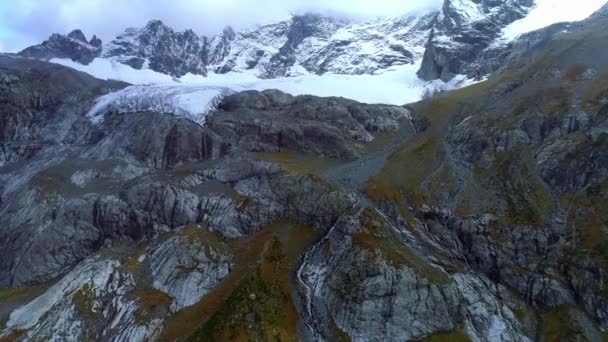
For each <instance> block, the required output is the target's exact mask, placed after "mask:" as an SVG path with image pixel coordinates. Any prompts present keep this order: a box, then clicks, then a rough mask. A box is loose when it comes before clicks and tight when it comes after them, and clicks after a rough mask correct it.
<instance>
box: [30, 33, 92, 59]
mask: <svg viewBox="0 0 608 342" xmlns="http://www.w3.org/2000/svg"><path fill="white" fill-rule="evenodd" d="M101 50H102V42H101V40H100V39H99V38H97V36H93V38H91V40H90V41H87V38H86V36H85V35H84V33H82V31H80V30H74V31H72V32H70V33H69V34H67V35H61V34H53V35H51V36H50V37H49V39H48V40H47V41H45V42H43V43H42V44H40V45H35V46H31V47H29V48H27V49H25V50H23V51H21V52H20V53H19V54H20V55H21V56H23V57H28V58H36V59H42V60H50V59H53V58H69V59H71V60H73V61H75V62H78V63H82V64H89V63H91V62H92V61H93V60H94V59H95V58H97V57H99V56H100V55H101Z"/></svg>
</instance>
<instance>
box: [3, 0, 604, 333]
mask: <svg viewBox="0 0 608 342" xmlns="http://www.w3.org/2000/svg"><path fill="white" fill-rule="evenodd" d="M475 3H476V4H479V5H480V6H482V4H486V2H485V1H479V2H475ZM502 3H503V2H498V1H495V2H490V1H488V2H487V4H488V5H490V4H494V5H496V6H499V7H500V4H502ZM480 8H481V7H480ZM438 17H440V16H439V15H438V14H437V15H436V16H435V17H433V18H438ZM315 20H316V19H315ZM332 25H333V24H332ZM163 32H165V33H166V32H167V31H165V30H163ZM315 34H317V33H315ZM177 35H179V34H177ZM487 35H488V37H489V36H492V37H494V35H496V33H494V34H490V33H487ZM153 36H155V37H156V35H153ZM224 36H225V37H226V40H230V41H236V40H237V38H236V37H237V34H236V33H235V34H234V35H232V34H231V31H230V30H229V29H226V30H225V32H224ZM296 36H297V35H296ZM230 37H233V38H234V39H232V40H231V39H229V38H230ZM488 39H490V38H488ZM491 39H495V41H496V44H494V43H493V44H490V45H487V46H486V45H485V43H484V44H481V45H480V49H481V50H468V51H469V52H470V54H471V56H472V55H476V54H477V55H476V56H477V57H471V58H472V59H471V60H478V61H481V60H480V58H481V56H488V57H491V58H490V59H488V60H487V62H488V63H492V64H488V65H489V67H490V66H491V69H488V70H494V71H493V73H492V75H490V76H489V77H488V78H487V79H486V80H483V81H480V82H478V83H475V84H473V85H470V86H468V87H463V88H461V89H456V90H452V91H445V92H440V93H437V94H429V96H427V97H426V98H424V99H422V100H420V101H417V102H414V103H410V104H408V105H404V106H395V105H383V104H364V103H359V102H357V101H353V100H349V99H345V98H339V97H316V96H310V95H303V96H293V95H290V94H287V93H284V92H281V91H278V90H264V91H256V90H247V91H234V90H233V89H230V90H226V89H224V88H217V89H210V87H209V86H203V85H199V86H196V87H194V86H192V85H187V86H183V85H182V86H179V85H175V84H153V85H141V84H140V85H129V84H126V83H123V82H119V81H109V80H100V79H96V78H94V77H92V76H90V75H88V74H86V73H84V72H78V71H76V70H74V69H72V68H68V67H65V66H62V65H58V64H55V63H49V62H46V61H41V60H37V59H31V58H23V57H20V56H15V55H2V56H0V99H1V101H0V250H1V251H2V258H0V339H1V340H8V341H12V340H16V341H32V340H33V341H43V340H44V341H47V340H51V341H63V340H89V339H90V340H101V341H106V340H107V341H176V340H188V341H235V340H236V341H239V340H249V341H294V340H302V341H315V342H316V341H427V342H428V341H541V342H545V341H599V342H601V341H606V340H607V339H608V334H607V331H608V296H607V295H606V294H607V293H608V253H607V251H608V216H607V213H606V210H605V203H607V201H608V48H607V46H606V41H607V39H608V4H606V5H604V7H602V8H601V9H600V10H599V11H597V12H596V13H594V14H593V15H592V16H590V17H589V18H587V19H585V20H583V21H580V22H572V23H559V24H555V25H552V26H549V27H546V28H542V29H540V30H537V31H533V32H529V33H526V34H523V35H521V36H520V37H519V38H517V39H516V40H513V41H508V42H504V41H502V40H501V38H500V37H497V38H491ZM163 40H164V39H163ZM293 41H297V39H296V38H294V40H293ZM428 41H429V40H427V42H428ZM486 42H487V41H486ZM499 42H500V44H498V43H499ZM429 44H433V43H432V39H431V40H430V43H429ZM136 45H137V44H135V45H133V46H136ZM281 46H284V45H283V44H281ZM448 47H449V49H446V50H444V53H445V56H446V58H448V57H450V56H453V54H452V52H453V50H451V47H452V44H451V43H450V44H449V46H448ZM159 49H160V50H163V49H164V48H159ZM220 50H222V49H220ZM132 51H136V50H132ZM137 51H139V50H137ZM191 51H198V50H197V49H193V50H191ZM223 51H227V50H223ZM231 51H232V50H231ZM277 51H278V50H277ZM144 52H145V51H144ZM116 57H118V56H116ZM296 57H297V54H296ZM141 58H144V57H141ZM147 58H148V57H145V58H144V59H147ZM222 60H224V59H223V58H222ZM296 60H297V58H296ZM269 61H270V60H269ZM144 65H145V63H144ZM285 65H286V64H285ZM461 67H462V66H461ZM273 70H278V69H273ZM448 70H452V69H448ZM449 73H450V72H449V71H446V73H445V75H448V74H449ZM208 74H209V75H210V77H211V74H212V73H211V72H209V71H208ZM366 85H367V84H366ZM367 86H370V87H371V86H374V87H375V86H377V84H371V85H367ZM215 95H218V96H215ZM199 100H200V101H199ZM207 102H212V103H213V105H212V106H210V108H209V109H208V111H206V112H205V113H204V114H201V111H200V108H199V107H198V106H199V105H201V103H202V104H205V106H206V104H207ZM193 114H197V115H193Z"/></svg>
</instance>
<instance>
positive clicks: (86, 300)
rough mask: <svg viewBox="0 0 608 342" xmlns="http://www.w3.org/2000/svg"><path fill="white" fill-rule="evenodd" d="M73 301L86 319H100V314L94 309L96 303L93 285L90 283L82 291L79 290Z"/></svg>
mask: <svg viewBox="0 0 608 342" xmlns="http://www.w3.org/2000/svg"><path fill="white" fill-rule="evenodd" d="M72 301H73V302H74V305H76V309H77V310H78V313H79V314H80V315H81V316H82V317H84V318H86V319H96V318H98V317H99V313H97V312H95V310H94V309H93V304H94V303H95V292H94V289H93V284H91V283H88V284H86V285H84V286H83V287H82V288H81V289H80V290H77V291H76V293H74V296H73V297H72Z"/></svg>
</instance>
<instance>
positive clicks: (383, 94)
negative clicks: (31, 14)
mask: <svg viewBox="0 0 608 342" xmlns="http://www.w3.org/2000/svg"><path fill="white" fill-rule="evenodd" d="M52 62H53V63H57V64H62V65H65V66H68V67H72V68H74V69H77V70H80V71H83V72H86V73H88V74H90V75H92V76H94V77H97V78H100V79H114V80H121V81H125V82H128V83H132V84H134V85H132V86H129V87H126V88H125V89H122V90H120V91H117V92H114V93H110V94H108V95H105V96H102V97H101V98H99V99H98V100H97V101H96V103H95V105H94V106H93V108H92V109H91V110H90V111H89V113H88V117H89V118H90V119H91V120H92V121H93V122H95V123H100V122H101V121H102V120H103V117H104V115H105V114H106V113H107V112H109V111H116V112H118V113H123V114H126V113H134V112H145V111H154V112H162V113H169V114H174V115H177V116H181V117H185V118H187V119H189V120H192V121H195V122H197V123H199V124H201V125H202V124H204V123H205V116H206V114H207V113H209V112H210V111H213V110H215V109H216V106H217V105H218V104H219V102H220V101H221V99H222V98H223V97H224V96H226V95H229V94H232V93H234V92H239V91H245V90H260V91H261V90H266V89H278V90H281V91H283V92H285V93H288V94H292V95H315V96H322V97H326V96H337V97H344V98H349V99H352V100H355V101H358V102H363V103H382V104H393V105H404V104H407V103H412V102H416V101H419V100H420V99H421V98H422V97H423V96H424V94H427V93H434V92H438V91H444V90H449V89H454V88H459V87H463V86H466V85H469V84H471V83H472V81H471V80H468V79H467V78H466V77H465V76H463V75H460V76H456V77H455V78H454V79H452V80H451V81H450V82H448V83H445V82H443V81H440V80H435V81H431V82H426V81H422V80H420V79H419V78H418V76H417V75H416V72H417V71H418V69H419V68H420V63H421V61H419V62H417V63H414V64H406V65H399V66H394V67H391V68H388V69H386V70H381V71H377V72H376V73H374V74H363V75H343V74H331V73H329V74H324V75H315V74H310V73H307V72H306V71H305V70H303V68H300V69H299V72H300V73H301V75H299V76H293V77H280V78H274V79H260V78H258V77H257V75H256V73H255V72H254V71H250V72H230V73H228V74H216V73H210V74H209V75H208V76H207V77H205V76H202V75H193V74H187V75H185V76H183V77H181V78H179V79H176V78H173V77H170V76H168V75H165V74H161V73H158V72H155V71H152V70H149V69H143V70H136V69H133V68H131V67H130V66H127V65H125V64H120V63H118V62H116V61H114V60H112V59H105V58H97V59H95V60H94V61H93V63H91V64H89V65H82V64H78V63H75V62H73V61H71V60H66V59H53V60H52Z"/></svg>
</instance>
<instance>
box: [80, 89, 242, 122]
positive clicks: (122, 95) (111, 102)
mask: <svg viewBox="0 0 608 342" xmlns="http://www.w3.org/2000/svg"><path fill="white" fill-rule="evenodd" d="M232 92H233V91H232V90H230V89H228V88H224V87H214V86H196V85H190V86H182V85H162V84H157V85H134V86H130V87H127V88H125V89H122V90H120V91H117V92H114V93H110V94H108V95H105V96H102V97H101V98H99V99H98V100H97V102H96V103H95V105H94V106H93V108H91V110H90V111H89V113H88V114H87V116H88V117H89V118H90V119H91V120H92V121H93V122H95V123H99V122H101V121H102V120H103V117H104V115H105V114H106V113H108V112H118V113H121V114H126V113H139V112H159V113H168V114H174V115H176V116H180V117H184V118H186V119H189V120H192V121H194V122H196V123H199V124H201V125H202V124H204V123H205V116H206V114H207V113H209V112H210V111H211V110H213V109H215V108H216V106H217V104H218V103H219V102H220V100H221V99H222V98H223V97H224V96H225V95H228V94H231V93H232Z"/></svg>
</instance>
